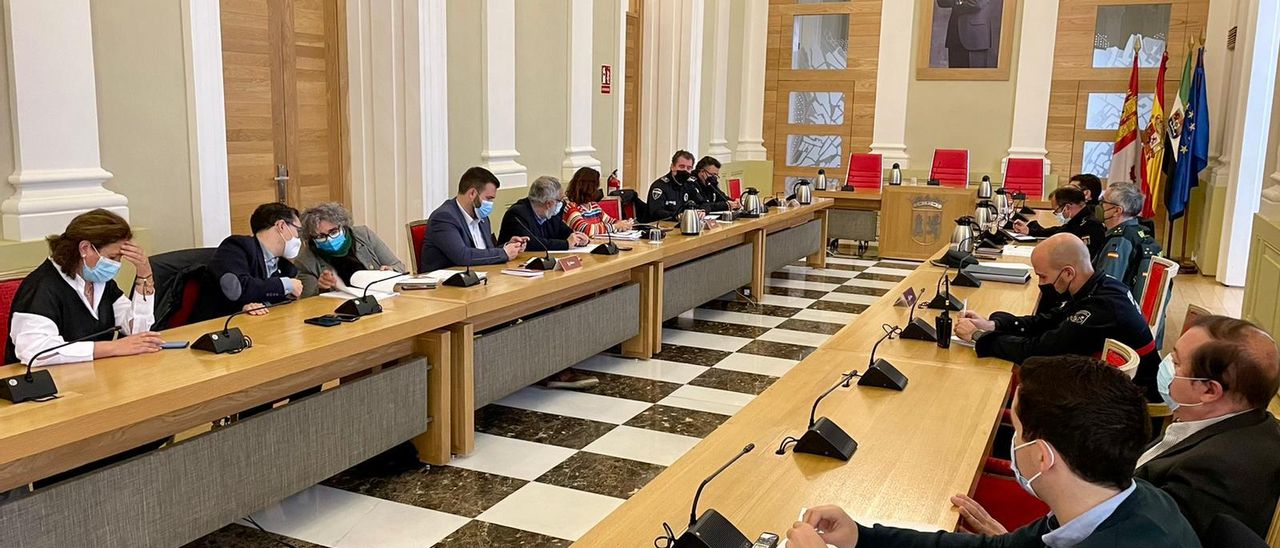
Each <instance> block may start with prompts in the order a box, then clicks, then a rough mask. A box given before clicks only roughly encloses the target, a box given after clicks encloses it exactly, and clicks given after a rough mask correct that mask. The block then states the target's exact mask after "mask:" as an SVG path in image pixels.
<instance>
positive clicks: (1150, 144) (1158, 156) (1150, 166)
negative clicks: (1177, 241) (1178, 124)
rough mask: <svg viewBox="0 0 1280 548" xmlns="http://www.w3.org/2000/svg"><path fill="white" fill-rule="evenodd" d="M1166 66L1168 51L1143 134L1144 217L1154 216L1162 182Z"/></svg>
mask: <svg viewBox="0 0 1280 548" xmlns="http://www.w3.org/2000/svg"><path fill="white" fill-rule="evenodd" d="M1167 68H1169V52H1168V51H1166V52H1165V53H1164V56H1163V57H1161V58H1160V73H1159V74H1158V75H1157V76H1156V96H1155V100H1154V101H1152V103H1151V121H1150V122H1148V123H1147V130H1146V131H1145V132H1144V135H1143V137H1145V139H1144V142H1146V143H1147V146H1146V148H1143V149H1142V194H1143V195H1145V196H1146V198H1147V199H1146V201H1145V202H1143V203H1142V218H1144V219H1150V218H1153V217H1155V216H1156V211H1155V204H1156V202H1157V201H1156V199H1155V198H1154V197H1155V196H1158V195H1159V192H1160V186H1161V184H1162V183H1163V182H1164V173H1163V172H1162V167H1163V164H1164V155H1165V152H1164V142H1165V139H1166V137H1165V133H1166V131H1165V128H1166V127H1168V126H1166V125H1165V121H1164V74H1165V70H1166V69H1167Z"/></svg>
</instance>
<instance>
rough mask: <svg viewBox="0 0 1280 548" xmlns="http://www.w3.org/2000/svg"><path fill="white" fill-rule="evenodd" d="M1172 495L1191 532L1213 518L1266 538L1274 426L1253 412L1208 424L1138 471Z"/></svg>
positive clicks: (1276, 461) (1279, 443) (1278, 431)
mask: <svg viewBox="0 0 1280 548" xmlns="http://www.w3.org/2000/svg"><path fill="white" fill-rule="evenodd" d="M1136 476H1137V477H1139V478H1142V479H1144V480H1146V481H1149V482H1151V484H1152V485H1155V486H1156V487H1159V488H1160V489H1162V490H1164V492H1166V493H1168V494H1169V496H1171V497H1173V500H1174V501H1175V502H1177V503H1178V507H1179V508H1181V509H1182V514H1183V515H1184V516H1187V520H1188V521H1190V522H1191V526H1192V528H1194V529H1195V530H1196V534H1198V535H1202V536H1203V535H1204V534H1205V532H1206V531H1207V530H1208V529H1209V523H1210V522H1212V521H1213V517H1214V516H1215V515H1217V514H1227V515H1229V516H1231V517H1234V518H1236V519H1238V520H1240V521H1241V522H1242V523H1244V524H1245V525H1248V526H1249V528H1250V529H1253V531H1254V532H1255V533H1257V534H1258V535H1259V536H1261V537H1263V538H1266V536H1267V529H1268V528H1269V527H1270V526H1271V517H1272V512H1274V511H1275V509H1276V501H1277V500H1280V423H1277V422H1276V418H1275V417H1273V416H1272V415H1271V413H1268V412H1267V411H1266V410H1263V409H1255V410H1253V411H1249V412H1246V413H1243V414H1240V415H1236V416H1234V417H1231V418H1229V419H1227V420H1224V421H1222V422H1219V423H1217V424H1214V425H1212V426H1209V427H1208V428H1205V429H1204V430H1201V431H1199V432H1196V433H1195V434H1194V435H1192V436H1191V437H1189V438H1187V439H1185V440H1182V441H1181V442H1179V443H1178V444H1176V445H1174V446H1173V447H1170V448H1169V449H1166V450H1165V452H1163V453H1161V454H1160V455H1159V456H1157V457H1156V458H1153V459H1151V460H1150V461H1147V463H1146V464H1145V465H1143V466H1142V467H1141V468H1138V470H1137V472H1136Z"/></svg>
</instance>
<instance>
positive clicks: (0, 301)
mask: <svg viewBox="0 0 1280 548" xmlns="http://www.w3.org/2000/svg"><path fill="white" fill-rule="evenodd" d="M20 285H22V278H13V279H9V280H3V281H0V347H3V346H4V345H6V344H8V341H9V312H10V311H11V310H12V309H13V297H14V296H15V295H17V294H18V286H20Z"/></svg>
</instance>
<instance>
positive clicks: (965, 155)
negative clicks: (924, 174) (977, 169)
mask: <svg viewBox="0 0 1280 548" xmlns="http://www.w3.org/2000/svg"><path fill="white" fill-rule="evenodd" d="M929 178H930V179H937V180H938V181H940V182H941V183H942V186H949V187H955V188H964V187H966V186H968V185H969V151H968V150H963V149H947V148H940V149H937V150H935V151H933V167H931V168H929Z"/></svg>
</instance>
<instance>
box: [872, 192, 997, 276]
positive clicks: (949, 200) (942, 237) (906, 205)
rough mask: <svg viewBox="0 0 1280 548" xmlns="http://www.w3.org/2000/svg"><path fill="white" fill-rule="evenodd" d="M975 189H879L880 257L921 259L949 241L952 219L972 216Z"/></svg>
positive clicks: (976, 199) (926, 257) (975, 201)
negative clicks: (880, 190)
mask: <svg viewBox="0 0 1280 548" xmlns="http://www.w3.org/2000/svg"><path fill="white" fill-rule="evenodd" d="M977 192H978V191H977V189H974V188H950V187H942V186H888V185H886V186H885V187H884V188H883V189H882V192H881V202H880V256H881V257H883V258H886V259H911V260H916V261H921V260H924V259H928V258H929V257H931V256H933V254H934V253H937V251H938V248H939V247H941V246H943V245H945V244H947V243H948V242H950V240H951V232H952V230H953V229H955V226H956V223H955V220H956V218H957V217H962V216H964V215H973V211H974V209H975V208H976V207H977V205H978V197H977Z"/></svg>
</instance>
